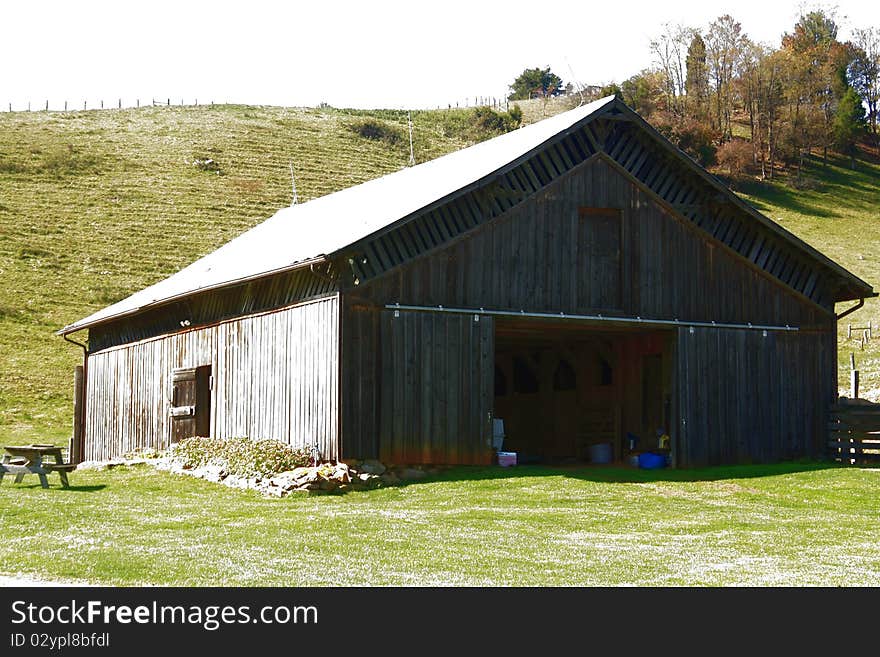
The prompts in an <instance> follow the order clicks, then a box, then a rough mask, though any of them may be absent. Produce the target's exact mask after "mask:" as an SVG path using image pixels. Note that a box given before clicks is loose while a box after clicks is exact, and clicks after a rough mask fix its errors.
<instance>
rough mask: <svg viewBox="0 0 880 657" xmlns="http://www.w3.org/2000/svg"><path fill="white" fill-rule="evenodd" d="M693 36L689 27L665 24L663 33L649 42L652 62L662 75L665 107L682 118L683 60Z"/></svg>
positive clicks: (683, 93) (683, 90) (692, 31)
mask: <svg viewBox="0 0 880 657" xmlns="http://www.w3.org/2000/svg"><path fill="white" fill-rule="evenodd" d="M693 35H694V30H693V29H692V28H690V27H685V26H684V25H670V24H669V23H666V24H664V26H663V33H662V34H661V35H660V36H659V37H658V38H656V39H654V40H653V41H651V52H652V53H653V54H654V61H655V63H656V64H657V65H658V66H659V67H660V72H661V73H662V74H663V91H664V93H665V94H666V107H667V109H668V110H670V111H671V112H673V113H674V114H677V115H679V116H684V95H685V58H686V53H687V49H688V44H689V43H690V42H691V40H692V38H693Z"/></svg>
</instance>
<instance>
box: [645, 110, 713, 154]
mask: <svg viewBox="0 0 880 657" xmlns="http://www.w3.org/2000/svg"><path fill="white" fill-rule="evenodd" d="M650 123H651V125H653V126H654V128H656V129H657V132H659V133H660V134H661V135H663V136H664V137H666V138H667V139H668V140H669V141H671V142H672V143H673V144H675V145H676V146H678V147H679V148H680V149H681V150H683V151H684V152H685V153H687V154H688V155H690V156H691V157H692V158H693V159H695V160H696V161H697V162H699V163H700V164H701V165H702V166H704V167H707V166H710V165H712V164H715V153H716V148H715V144H714V143H713V137H714V135H713V134H712V131H711V130H710V129H709V128H708V127H707V126H706V125H704V124H702V123H700V122H699V121H695V120H693V119H686V118H682V117H678V116H675V115H673V114H671V113H669V112H655V113H654V114H652V115H651V120H650Z"/></svg>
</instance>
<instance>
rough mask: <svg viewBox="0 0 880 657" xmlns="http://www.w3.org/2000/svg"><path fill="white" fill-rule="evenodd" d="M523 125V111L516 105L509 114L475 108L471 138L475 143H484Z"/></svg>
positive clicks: (472, 115)
mask: <svg viewBox="0 0 880 657" xmlns="http://www.w3.org/2000/svg"><path fill="white" fill-rule="evenodd" d="M521 124H522V109H521V108H520V106H519V105H514V106H513V107H512V108H511V109H510V111H508V112H496V111H495V110H493V109H492V108H491V107H488V106H481V107H475V108H474V109H473V112H472V113H471V129H470V134H469V137H470V138H471V139H472V140H474V141H484V140H486V139H489V138H491V137H497V136H498V135H503V134H504V133H505V132H510V131H511V130H516V129H517V128H518V127H520V125H521Z"/></svg>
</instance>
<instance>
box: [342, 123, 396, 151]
mask: <svg viewBox="0 0 880 657" xmlns="http://www.w3.org/2000/svg"><path fill="white" fill-rule="evenodd" d="M349 128H350V129H351V130H352V131H354V132H355V133H356V134H358V135H360V136H361V137H363V138H364V139H371V140H373V141H384V142H385V143H386V144H388V145H389V146H396V145H397V144H399V143H400V142H402V141H403V131H402V130H401V129H400V128H398V127H396V126H392V125H388V124H386V123H382V122H380V121H376V120H374V119H364V120H362V121H358V122H356V123H353V124H351V125H350V126H349Z"/></svg>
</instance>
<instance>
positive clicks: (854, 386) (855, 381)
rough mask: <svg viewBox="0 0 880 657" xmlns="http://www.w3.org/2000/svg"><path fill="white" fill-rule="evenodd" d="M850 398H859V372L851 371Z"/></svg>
mask: <svg viewBox="0 0 880 657" xmlns="http://www.w3.org/2000/svg"><path fill="white" fill-rule="evenodd" d="M849 388H850V397H852V399H858V398H859V371H858V370H851V371H850V373H849Z"/></svg>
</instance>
